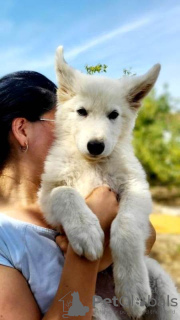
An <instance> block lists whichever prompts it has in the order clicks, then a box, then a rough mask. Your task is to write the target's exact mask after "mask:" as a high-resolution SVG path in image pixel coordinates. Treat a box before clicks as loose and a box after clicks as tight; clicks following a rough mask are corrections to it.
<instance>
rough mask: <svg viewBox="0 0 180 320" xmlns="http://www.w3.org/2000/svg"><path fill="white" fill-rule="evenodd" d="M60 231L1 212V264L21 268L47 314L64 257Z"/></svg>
mask: <svg viewBox="0 0 180 320" xmlns="http://www.w3.org/2000/svg"><path fill="white" fill-rule="evenodd" d="M57 235H58V232H57V231H55V230H52V229H47V228H44V227H40V226H36V225H34V224H31V223H27V222H23V221H20V220H16V219H14V218H11V217H9V216H7V215H5V214H3V213H0V264H1V265H4V266H8V267H11V268H15V269H17V270H19V271H20V272H21V273H22V274H23V276H24V277H25V279H26V280H27V282H28V284H29V286H30V289H31V291H32V293H33V296H34V297H35V299H36V301H37V304H38V306H39V308H40V310H41V312H42V314H45V313H46V312H47V310H48V309H49V307H50V305H51V303H52V300H53V299H54V296H55V294H56V292H57V289H58V286H59V282H60V278H61V274H62V269H63V265H64V257H63V254H62V252H61V250H60V248H59V246H58V245H57V244H56V242H55V237H56V236H57Z"/></svg>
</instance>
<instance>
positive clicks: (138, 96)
mask: <svg viewBox="0 0 180 320" xmlns="http://www.w3.org/2000/svg"><path fill="white" fill-rule="evenodd" d="M160 69H161V66H160V64H155V65H154V66H153V67H152V68H151V69H150V70H149V71H148V72H147V73H146V74H144V75H143V76H138V77H131V80H130V82H129V88H128V94H127V99H128V102H129V104H130V106H131V107H132V108H134V109H138V108H139V107H140V105H141V100H142V99H143V98H144V97H145V96H146V95H147V94H148V93H149V91H150V90H151V89H152V87H153V86H154V84H155V82H156V80H157V78H158V75H159V72H160Z"/></svg>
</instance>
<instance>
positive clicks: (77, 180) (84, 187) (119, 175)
mask: <svg viewBox="0 0 180 320" xmlns="http://www.w3.org/2000/svg"><path fill="white" fill-rule="evenodd" d="M70 176H71V175H70ZM70 176H69V179H67V181H66V183H67V185H69V186H71V187H73V188H75V189H76V190H77V191H78V192H79V193H80V194H81V195H82V196H83V197H86V196H87V195H88V194H89V193H90V192H91V191H92V190H93V189H94V188H97V187H99V186H102V185H108V186H109V187H110V188H111V189H112V190H114V191H115V192H117V193H118V194H119V195H120V194H121V192H122V191H123V189H124V186H125V182H126V178H127V173H126V172H125V171H124V170H122V171H120V170H119V169H118V168H115V167H114V168H110V167H109V166H92V167H90V166H87V167H84V168H83V169H81V170H80V168H78V170H77V171H76V172H74V175H73V176H71V178H70Z"/></svg>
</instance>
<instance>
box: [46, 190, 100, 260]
mask: <svg viewBox="0 0 180 320" xmlns="http://www.w3.org/2000/svg"><path fill="white" fill-rule="evenodd" d="M48 212H49V210H48ZM46 218H47V220H48V221H49V223H51V224H52V225H56V226H57V225H58V224H61V225H62V226H63V228H64V230H65V233H66V235H67V237H68V239H69V242H70V244H71V246H72V248H73V250H74V251H75V252H76V253H77V254H79V255H84V256H85V257H86V258H87V259H89V260H96V259H98V258H100V257H101V256H102V254H103V241H104V233H103V230H102V229H101V226H100V223H99V220H98V218H97V217H96V215H95V214H94V213H93V212H92V211H91V210H90V209H89V207H88V206H87V205H86V203H85V200H84V199H83V198H82V197H81V196H80V194H79V193H78V192H77V191H76V190H75V189H73V188H70V187H57V188H54V189H53V190H52V191H51V194H50V212H49V213H48V215H47V214H46Z"/></svg>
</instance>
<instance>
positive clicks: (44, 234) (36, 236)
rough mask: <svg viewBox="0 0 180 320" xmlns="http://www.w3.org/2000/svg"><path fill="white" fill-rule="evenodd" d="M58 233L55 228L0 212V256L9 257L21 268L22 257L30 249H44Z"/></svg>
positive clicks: (15, 265)
mask: <svg viewBox="0 0 180 320" xmlns="http://www.w3.org/2000/svg"><path fill="white" fill-rule="evenodd" d="M57 234H58V232H57V231H55V230H52V229H47V228H44V227H41V226H37V225H34V224H31V223H27V222H24V221H21V220H17V219H15V218H12V217H11V216H9V215H7V214H4V213H0V256H1V257H2V256H5V257H6V258H8V260H10V261H11V262H12V264H13V265H14V267H16V268H18V269H19V268H20V264H21V261H22V257H23V256H24V255H26V253H28V252H29V250H33V251H37V250H38V248H41V249H42V248H43V247H44V246H45V244H47V241H50V242H51V243H52V242H54V241H52V240H54V239H55V236H56V235H57ZM48 244H49V242H48ZM49 245H50V244H49ZM51 245H52V244H51ZM1 260H2V259H1ZM0 264H2V263H1V261H0Z"/></svg>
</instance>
